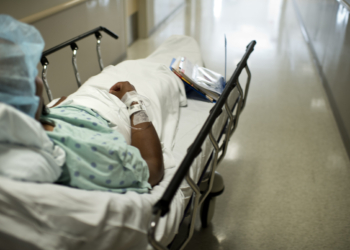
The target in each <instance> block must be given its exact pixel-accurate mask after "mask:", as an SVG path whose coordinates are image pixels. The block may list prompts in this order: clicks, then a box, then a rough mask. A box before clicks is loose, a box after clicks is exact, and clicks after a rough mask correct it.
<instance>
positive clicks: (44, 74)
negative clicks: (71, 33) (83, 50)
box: [40, 26, 118, 102]
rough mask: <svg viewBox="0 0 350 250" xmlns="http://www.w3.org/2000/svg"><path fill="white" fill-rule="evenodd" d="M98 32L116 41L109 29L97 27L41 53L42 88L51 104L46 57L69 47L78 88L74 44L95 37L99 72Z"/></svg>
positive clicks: (76, 46)
mask: <svg viewBox="0 0 350 250" xmlns="http://www.w3.org/2000/svg"><path fill="white" fill-rule="evenodd" d="M100 31H103V32H105V33H106V34H108V35H109V36H111V37H113V38H114V39H118V36H117V35H116V34H115V33H113V32H112V31H110V30H109V29H107V28H105V27H102V26H100V27H97V28H95V29H92V30H90V31H88V32H85V33H83V34H81V35H79V36H76V37H74V38H72V39H70V40H68V41H65V42H63V43H61V44H59V45H57V46H55V47H53V48H51V49H48V50H45V51H44V52H43V53H42V56H41V59H40V62H41V65H42V66H43V70H42V74H41V76H42V79H43V82H44V86H45V90H46V93H47V97H48V99H49V101H50V102H51V101H52V99H53V97H52V93H51V90H50V87H49V84H48V81H47V69H48V65H49V61H48V60H47V58H46V57H47V56H48V55H50V54H52V53H54V52H56V51H58V50H60V49H63V48H65V47H67V46H70V47H71V49H72V52H73V55H72V64H73V68H74V75H75V79H76V81H77V84H78V87H80V86H81V80H80V75H79V71H78V63H77V54H78V49H79V48H78V45H77V44H76V42H78V41H79V40H82V39H84V38H85V37H88V36H90V35H92V34H94V35H95V37H96V51H97V58H98V63H99V66H100V69H101V71H102V70H103V68H104V67H103V61H102V56H101V39H102V35H101V33H100Z"/></svg>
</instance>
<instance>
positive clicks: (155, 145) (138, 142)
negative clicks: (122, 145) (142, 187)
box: [110, 82, 164, 186]
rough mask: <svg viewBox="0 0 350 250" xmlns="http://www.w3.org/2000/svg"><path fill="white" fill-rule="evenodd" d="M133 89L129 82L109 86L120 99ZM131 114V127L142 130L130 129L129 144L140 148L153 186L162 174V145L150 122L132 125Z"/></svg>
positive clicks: (111, 91)
mask: <svg viewBox="0 0 350 250" xmlns="http://www.w3.org/2000/svg"><path fill="white" fill-rule="evenodd" d="M133 90H135V88H134V86H133V85H131V84H130V83H129V82H118V83H116V84H115V85H113V86H112V87H111V89H110V93H111V94H113V95H115V96H117V97H118V98H119V99H122V97H123V96H124V94H125V93H126V92H128V91H133ZM133 116H134V115H132V116H131V117H130V119H131V123H132V125H133V127H135V128H142V130H137V129H131V145H132V146H134V147H136V148H138V149H139V150H140V153H141V156H142V158H143V159H144V160H145V161H146V162H147V165H148V168H149V173H150V176H149V179H148V182H149V183H150V184H151V185H152V186H155V185H157V184H158V183H159V182H160V181H161V180H162V178H163V175H164V164H163V154H162V147H161V145H160V141H159V138H158V135H157V132H156V130H155V129H154V127H153V125H152V123H151V122H144V123H140V124H137V125H134V123H133Z"/></svg>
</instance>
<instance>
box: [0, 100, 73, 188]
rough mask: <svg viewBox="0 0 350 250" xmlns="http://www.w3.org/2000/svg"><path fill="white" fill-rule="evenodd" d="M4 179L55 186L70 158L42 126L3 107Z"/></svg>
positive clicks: (0, 150)
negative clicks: (51, 183) (66, 160)
mask: <svg viewBox="0 0 350 250" xmlns="http://www.w3.org/2000/svg"><path fill="white" fill-rule="evenodd" d="M0 121H1V122H0V175H2V176H6V177H9V178H12V179H16V180H22V181H31V182H49V183H50V182H54V181H56V180H57V179H58V177H59V176H60V175H61V172H62V169H61V166H62V165H63V163H64V162H65V159H66V154H65V152H64V151H63V149H61V148H60V147H58V146H55V145H54V144H53V142H52V141H51V140H50V138H49V137H48V136H47V135H46V133H45V131H44V129H43V128H42V126H41V124H40V123H39V122H37V121H36V120H34V119H33V118H31V117H29V116H28V115H26V114H24V113H23V112H21V111H19V110H17V109H15V108H13V107H11V106H9V105H6V104H4V103H0Z"/></svg>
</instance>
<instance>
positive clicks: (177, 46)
mask: <svg viewBox="0 0 350 250" xmlns="http://www.w3.org/2000/svg"><path fill="white" fill-rule="evenodd" d="M186 52H187V53H188V54H186ZM180 55H186V56H187V57H189V58H190V60H191V61H193V62H201V56H200V51H199V48H198V45H197V43H196V42H195V41H194V39H192V38H189V37H185V36H173V37H171V38H170V39H168V40H167V41H166V42H165V43H164V44H163V45H162V46H161V47H160V48H159V49H158V50H157V51H155V52H154V53H153V54H152V55H151V56H150V57H148V58H147V59H143V60H137V61H126V62H123V63H121V64H119V65H117V66H115V67H114V66H109V67H107V68H105V69H104V71H103V72H102V73H101V74H99V75H98V76H95V77H92V78H90V79H89V80H88V81H87V82H86V83H85V84H84V85H83V86H82V87H81V88H80V90H79V91H78V92H76V93H74V94H73V95H71V96H70V97H69V98H68V100H73V99H74V102H76V103H80V104H84V105H85V106H88V107H91V108H93V109H95V110H96V111H98V112H99V113H101V114H102V115H103V116H108V118H109V120H111V121H112V122H113V123H115V124H117V126H118V129H120V130H122V131H123V133H124V134H125V135H127V133H128V129H127V128H126V127H123V126H124V125H125V124H124V125H123V124H120V123H118V119H117V118H118V117H117V116H115V112H114V111H113V108H112V107H111V106H110V105H111V104H109V103H108V101H107V102H105V101H98V100H96V98H90V99H89V100H87V99H86V98H84V93H85V94H93V93H95V92H94V90H93V88H96V87H97V88H102V89H108V88H109V87H110V86H111V85H113V84H114V83H116V82H117V81H125V80H128V81H130V82H131V83H132V84H133V85H135V87H136V89H137V91H138V92H139V93H140V94H142V95H145V96H147V97H148V98H149V99H151V100H152V109H151V111H150V112H152V116H153V123H154V126H155V128H156V130H157V133H158V135H159V137H160V139H161V141H162V143H163V154H164V159H165V164H166V166H167V168H166V170H165V177H164V179H163V180H162V182H161V183H160V184H159V185H157V186H155V187H154V188H153V189H152V191H151V193H150V194H142V195H139V194H137V193H134V192H127V193H126V194H114V193H106V192H98V191H85V190H78V189H73V188H69V187H64V186H58V185H52V184H36V183H24V182H18V181H14V180H10V179H6V178H1V177H0V225H6V226H1V227H0V239H3V240H8V239H13V238H14V239H17V241H16V242H14V241H11V240H8V241H7V243H8V244H12V245H8V246H9V247H10V248H11V246H12V247H16V248H17V249H26V248H28V246H35V247H36V248H39V249H45V250H50V249H75V250H77V249H84V250H88V249H93V250H97V249H137V250H139V249H146V248H147V245H148V243H147V242H148V241H147V229H148V225H149V219H150V216H151V213H152V206H153V205H154V204H155V203H156V202H157V201H158V200H159V199H160V197H161V196H162V194H163V192H164V191H165V189H166V187H167V186H168V184H169V182H170V181H171V179H172V177H173V175H174V173H175V171H176V167H174V166H175V163H174V161H173V160H172V152H171V149H172V146H173V140H174V136H175V131H176V126H177V119H178V117H179V105H180V103H182V104H185V103H186V99H184V96H183V95H181V93H182V94H183V93H184V90H183V89H182V86H183V85H182V82H181V81H180V80H179V79H178V78H177V77H176V76H174V75H173V73H171V72H170V70H169V69H168V67H169V64H170V61H171V59H172V58H173V57H177V56H180ZM151 86H152V87H151ZM114 101H115V99H114ZM114 101H113V100H111V102H114ZM183 211H184V200H183V195H182V192H181V190H179V191H178V192H177V193H176V195H175V197H174V199H173V202H172V204H171V207H170V212H169V213H168V214H167V215H166V216H165V217H163V218H162V219H161V220H160V222H159V225H158V229H157V233H156V237H157V238H158V239H161V242H162V243H163V244H165V245H167V244H168V243H170V241H171V240H172V239H173V237H174V236H175V234H176V233H177V230H178V226H179V224H180V221H181V219H182V217H183ZM1 247H2V246H1V244H0V249H1Z"/></svg>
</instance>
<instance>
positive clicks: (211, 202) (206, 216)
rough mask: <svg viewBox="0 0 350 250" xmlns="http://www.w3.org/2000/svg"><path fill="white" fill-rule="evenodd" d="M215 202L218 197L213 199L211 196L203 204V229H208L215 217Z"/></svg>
mask: <svg viewBox="0 0 350 250" xmlns="http://www.w3.org/2000/svg"><path fill="white" fill-rule="evenodd" d="M215 200H216V197H212V196H211V195H209V196H208V197H207V198H206V199H205V200H204V202H203V204H202V207H201V214H200V215H201V222H202V227H204V228H205V227H207V226H208V224H209V223H210V222H211V220H212V219H213V216H214V211H215Z"/></svg>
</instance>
